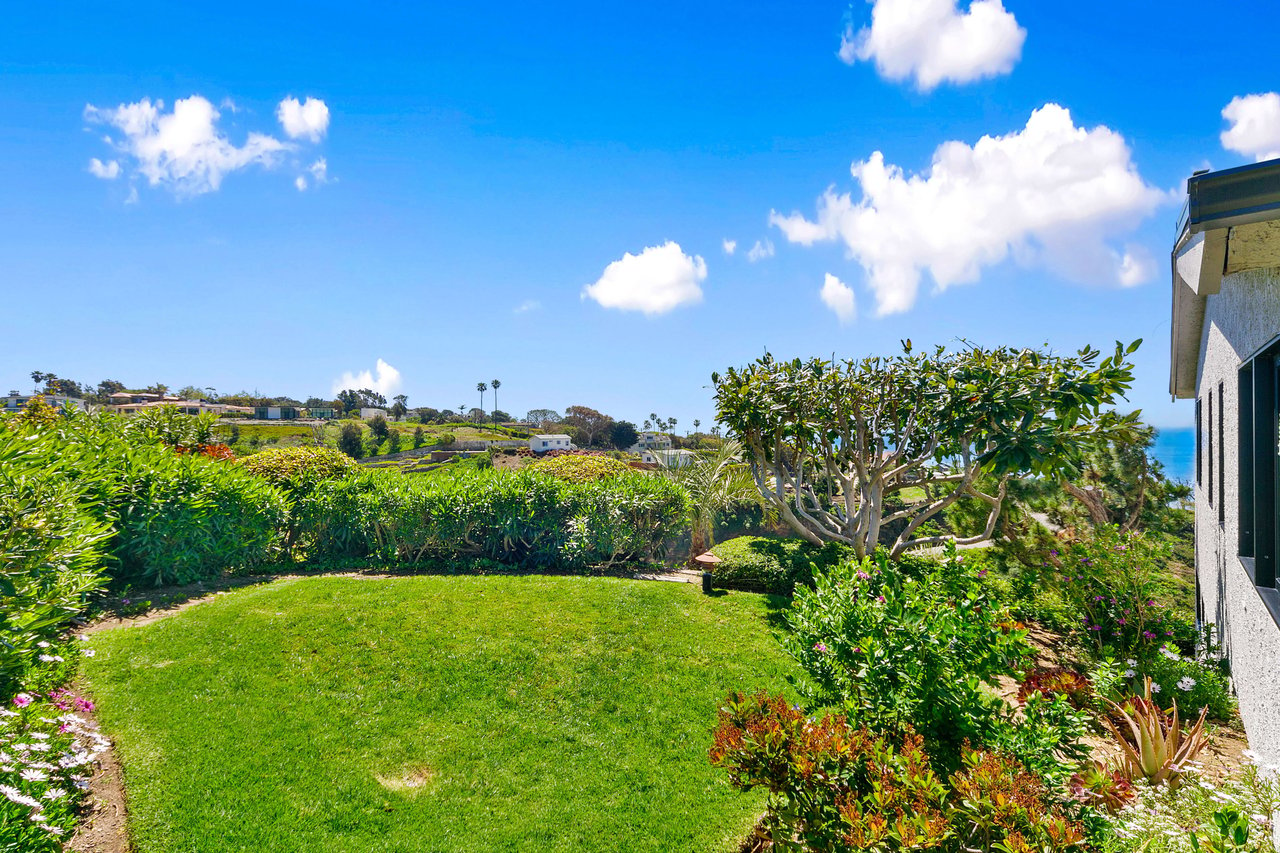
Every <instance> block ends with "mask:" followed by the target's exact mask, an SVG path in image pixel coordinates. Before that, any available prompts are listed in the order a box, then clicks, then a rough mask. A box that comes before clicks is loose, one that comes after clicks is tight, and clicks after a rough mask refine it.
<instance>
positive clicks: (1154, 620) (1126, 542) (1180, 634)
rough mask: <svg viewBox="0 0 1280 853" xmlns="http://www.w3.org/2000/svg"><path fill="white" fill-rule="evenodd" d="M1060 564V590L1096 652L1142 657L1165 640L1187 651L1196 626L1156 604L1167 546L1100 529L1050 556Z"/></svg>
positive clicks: (1113, 530)
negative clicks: (1070, 602) (1077, 614)
mask: <svg viewBox="0 0 1280 853" xmlns="http://www.w3.org/2000/svg"><path fill="white" fill-rule="evenodd" d="M1050 556H1052V557H1054V558H1055V559H1058V560H1059V561H1060V562H1061V564H1062V573H1063V575H1062V577H1063V582H1064V591H1065V592H1066V595H1067V597H1068V598H1069V599H1070V600H1071V601H1072V602H1073V603H1074V604H1075V605H1076V607H1077V608H1078V609H1079V612H1080V613H1081V614H1082V615H1081V616H1080V627H1081V631H1082V633H1083V634H1084V635H1085V637H1086V639H1087V642H1088V644H1089V645H1091V646H1092V647H1093V648H1094V649H1096V650H1097V651H1098V652H1102V651H1103V650H1104V649H1106V648H1110V649H1114V650H1115V651H1116V653H1117V654H1120V655H1123V656H1125V657H1135V658H1138V659H1140V660H1141V659H1145V658H1147V657H1149V656H1150V655H1152V654H1154V653H1155V650H1156V649H1157V648H1159V647H1160V646H1161V645H1163V644H1164V643H1167V642H1174V643H1177V644H1178V645H1180V646H1182V647H1183V648H1186V649H1188V650H1190V649H1191V648H1192V647H1193V646H1194V643H1195V626H1194V624H1193V623H1192V622H1191V620H1190V619H1188V618H1185V617H1182V616H1180V615H1178V614H1175V613H1174V612H1173V611H1171V610H1169V609H1168V608H1166V607H1163V606H1161V605H1159V604H1158V603H1157V602H1156V595H1157V583H1156V581H1157V578H1158V575H1159V573H1160V572H1162V571H1164V568H1165V566H1166V565H1167V564H1168V563H1169V561H1170V559H1171V557H1170V549H1169V546H1168V545H1166V544H1164V543H1162V542H1160V541H1159V540H1157V539H1155V538H1153V537H1150V536H1146V535H1144V534H1141V533H1121V532H1119V531H1118V530H1117V529H1116V528H1114V527H1100V528H1098V529H1097V530H1096V531H1095V532H1094V535H1093V536H1092V537H1090V538H1086V539H1081V540H1077V541H1075V542H1072V543H1071V544H1070V545H1067V546H1065V548H1064V549H1063V551H1062V552H1061V554H1057V553H1054V554H1051V555H1050Z"/></svg>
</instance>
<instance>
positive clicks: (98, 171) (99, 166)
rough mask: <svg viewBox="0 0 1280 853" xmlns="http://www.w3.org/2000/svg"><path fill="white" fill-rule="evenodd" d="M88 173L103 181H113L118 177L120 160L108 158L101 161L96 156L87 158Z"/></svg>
mask: <svg viewBox="0 0 1280 853" xmlns="http://www.w3.org/2000/svg"><path fill="white" fill-rule="evenodd" d="M89 174H91V175H93V176H94V177H95V178H102V179H103V180H104V181H114V180H115V179H116V178H118V177H120V161H119V160H109V161H107V162H106V163H103V162H102V161H101V160H99V159H98V158H97V157H90V158H89Z"/></svg>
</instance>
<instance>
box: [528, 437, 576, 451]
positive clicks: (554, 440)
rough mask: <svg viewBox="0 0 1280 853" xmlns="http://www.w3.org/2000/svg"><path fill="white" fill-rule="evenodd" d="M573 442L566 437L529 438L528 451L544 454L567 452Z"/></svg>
mask: <svg viewBox="0 0 1280 853" xmlns="http://www.w3.org/2000/svg"><path fill="white" fill-rule="evenodd" d="M572 447H573V442H572V441H570V440H569V436H567V435H535V436H531V437H530V438H529V449H530V450H532V451H533V452H534V453H546V452H547V451H548V450H569V449H570V448H572Z"/></svg>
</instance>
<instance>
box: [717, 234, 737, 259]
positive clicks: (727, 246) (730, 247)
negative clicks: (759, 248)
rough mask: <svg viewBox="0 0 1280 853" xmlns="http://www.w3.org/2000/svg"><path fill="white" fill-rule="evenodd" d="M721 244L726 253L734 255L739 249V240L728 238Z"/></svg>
mask: <svg viewBox="0 0 1280 853" xmlns="http://www.w3.org/2000/svg"><path fill="white" fill-rule="evenodd" d="M720 245H721V246H722V247H723V248H724V253H725V254H726V255H732V254H733V253H734V252H736V251H738V241H737V240H730V239H728V238H726V239H725V240H723V241H722V242H721V243H720Z"/></svg>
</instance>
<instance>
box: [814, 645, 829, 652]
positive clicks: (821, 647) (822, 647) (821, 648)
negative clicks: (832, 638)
mask: <svg viewBox="0 0 1280 853" xmlns="http://www.w3.org/2000/svg"><path fill="white" fill-rule="evenodd" d="M813 650H814V651H815V652H825V651H826V650H827V644H826V643H814V644H813Z"/></svg>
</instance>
